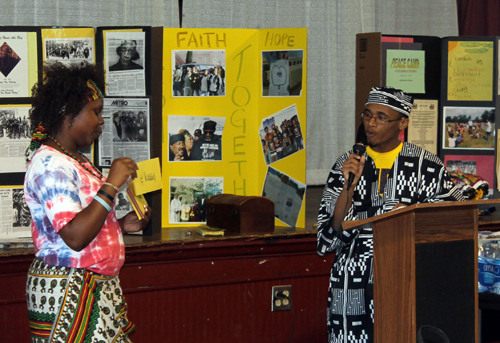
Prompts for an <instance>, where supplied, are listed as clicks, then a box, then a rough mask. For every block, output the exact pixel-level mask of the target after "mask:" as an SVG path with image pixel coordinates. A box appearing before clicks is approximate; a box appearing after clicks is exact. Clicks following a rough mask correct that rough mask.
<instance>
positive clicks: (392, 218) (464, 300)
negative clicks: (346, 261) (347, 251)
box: [343, 200, 499, 343]
mask: <svg viewBox="0 0 500 343" xmlns="http://www.w3.org/2000/svg"><path fill="white" fill-rule="evenodd" d="M494 204H499V200H484V201H483V200H479V201H463V202H441V203H435V204H427V203H426V204H415V205H412V206H408V207H404V208H401V209H398V210H395V211H392V212H389V213H385V214H383V215H380V216H376V217H372V218H369V219H365V220H356V221H346V222H344V223H343V225H344V229H352V228H355V227H372V228H373V236H374V322H375V327H374V330H375V343H402V342H405V343H407V342H408V343H415V342H416V336H417V330H418V328H420V327H421V326H422V325H431V326H434V327H437V328H439V329H441V330H442V331H444V332H445V333H446V335H447V336H448V337H449V339H450V342H453V343H460V342H463V343H471V342H476V343H477V342H478V336H479V335H478V293H477V282H478V281H477V276H478V269H477V268H478V266H477V231H478V230H477V228H478V207H479V206H480V205H489V206H492V205H494Z"/></svg>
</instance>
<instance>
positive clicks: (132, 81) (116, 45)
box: [104, 32, 146, 96]
mask: <svg viewBox="0 0 500 343" xmlns="http://www.w3.org/2000/svg"><path fill="white" fill-rule="evenodd" d="M105 36H106V39H105V40H106V49H105V54H106V55H105V58H104V59H105V66H106V95H108V96H145V95H146V80H145V72H144V70H145V60H146V33H145V32H107V33H106V35H105Z"/></svg>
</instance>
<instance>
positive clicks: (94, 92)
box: [87, 80, 104, 102]
mask: <svg viewBox="0 0 500 343" xmlns="http://www.w3.org/2000/svg"><path fill="white" fill-rule="evenodd" d="M87 87H89V88H90V96H89V97H88V98H87V100H88V101H89V102H91V101H94V100H97V99H100V98H104V95H102V92H101V90H100V89H99V87H97V85H96V84H95V82H94V81H92V80H88V81H87Z"/></svg>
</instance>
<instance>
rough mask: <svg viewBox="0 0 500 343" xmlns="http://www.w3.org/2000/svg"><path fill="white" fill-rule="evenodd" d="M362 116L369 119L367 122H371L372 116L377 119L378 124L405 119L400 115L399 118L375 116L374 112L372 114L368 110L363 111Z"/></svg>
mask: <svg viewBox="0 0 500 343" xmlns="http://www.w3.org/2000/svg"><path fill="white" fill-rule="evenodd" d="M361 118H363V120H364V121H367V122H370V120H372V118H373V119H375V123H377V125H386V124H387V123H390V122H393V121H398V120H401V119H403V117H400V118H398V119H391V120H387V119H384V118H381V117H375V116H374V115H373V114H371V113H370V112H366V111H365V112H361Z"/></svg>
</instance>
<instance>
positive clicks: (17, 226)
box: [0, 186, 31, 239]
mask: <svg viewBox="0 0 500 343" xmlns="http://www.w3.org/2000/svg"><path fill="white" fill-rule="evenodd" d="M0 218H2V225H1V226H0V239H5V238H17V237H30V236H31V214H30V210H29V208H28V206H27V205H26V201H25V199H24V189H23V187H22V186H19V187H13V186H9V187H0Z"/></svg>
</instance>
